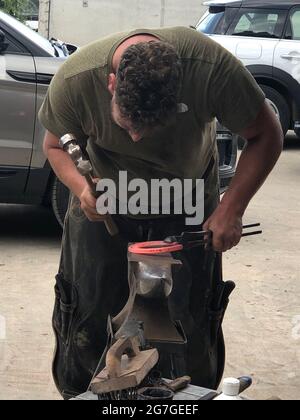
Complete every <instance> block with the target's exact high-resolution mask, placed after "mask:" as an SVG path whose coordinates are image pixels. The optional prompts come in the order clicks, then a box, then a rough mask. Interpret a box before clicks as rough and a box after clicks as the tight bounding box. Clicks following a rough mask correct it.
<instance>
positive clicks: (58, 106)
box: [39, 65, 88, 141]
mask: <svg viewBox="0 0 300 420" xmlns="http://www.w3.org/2000/svg"><path fill="white" fill-rule="evenodd" d="M39 121H40V123H41V124H42V125H43V126H44V127H45V128H46V129H47V130H48V131H50V132H51V133H52V134H54V135H55V136H56V137H58V138H60V137H62V136H64V135H65V134H68V133H72V134H74V135H75V136H76V137H77V138H78V140H81V141H82V140H83V141H85V140H86V139H87V138H88V136H87V135H86V134H85V133H84V131H83V128H82V125H81V122H80V118H79V116H78V115H77V113H76V106H75V104H73V103H72V100H71V98H70V94H69V89H68V81H67V80H66V79H65V77H64V65H63V66H62V67H61V68H60V69H59V70H58V72H57V73H56V75H55V76H54V78H53V79H52V82H51V84H50V86H49V89H48V92H47V94H46V97H45V99H44V102H43V104H42V107H41V109H40V111H39Z"/></svg>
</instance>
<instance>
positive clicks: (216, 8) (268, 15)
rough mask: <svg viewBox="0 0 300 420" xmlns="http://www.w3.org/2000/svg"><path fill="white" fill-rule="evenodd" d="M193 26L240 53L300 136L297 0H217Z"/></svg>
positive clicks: (285, 121) (283, 119)
mask: <svg viewBox="0 0 300 420" xmlns="http://www.w3.org/2000/svg"><path fill="white" fill-rule="evenodd" d="M205 4H206V5H208V6H209V9H208V11H207V12H206V13H205V15H204V16H203V17H202V18H201V19H200V21H199V23H198V24H197V26H196V29H197V30H198V31H201V32H204V33H206V34H207V35H209V36H211V37H212V38H213V39H214V40H215V41H217V42H218V43H220V44H221V45H223V46H224V47H225V48H227V49H228V50H229V51H230V52H231V53H233V54H234V55H235V56H236V57H237V58H239V59H240V60H241V61H242V62H243V63H244V64H245V66H246V67H247V68H248V70H249V71H250V72H251V73H252V75H253V76H254V78H255V79H256V81H257V82H258V84H259V85H260V86H261V88H262V90H263V91H264V92H265V94H266V96H267V98H268V100H269V101H270V103H271V105H272V106H273V108H274V110H275V112H276V113H277V114H278V116H279V118H280V121H281V124H282V128H283V131H284V133H286V132H287V131H288V130H289V129H293V130H295V132H296V134H297V135H298V136H299V137H300V0H298V1H297V0H293V1H288V0H282V1H279V0H272V1H270V0H244V1H240V0H239V1H233V0H231V1H230V0H227V1H226V0H225V1H224V0H223V1H222V0H221V1H217V0H215V1H210V2H208V3H205Z"/></svg>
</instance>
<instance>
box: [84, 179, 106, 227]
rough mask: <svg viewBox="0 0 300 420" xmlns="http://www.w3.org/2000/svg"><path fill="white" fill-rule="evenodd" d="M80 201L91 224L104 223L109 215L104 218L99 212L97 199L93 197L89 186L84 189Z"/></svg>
mask: <svg viewBox="0 0 300 420" xmlns="http://www.w3.org/2000/svg"><path fill="white" fill-rule="evenodd" d="M79 200H80V203H81V209H82V211H83V212H84V214H85V215H86V217H87V218H88V219H89V221H90V222H104V221H105V220H106V219H107V215H105V216H102V215H101V214H99V213H98V212H97V209H96V203H97V199H96V198H95V197H94V196H93V194H92V192H91V189H90V187H89V186H88V185H87V186H86V187H85V188H84V189H83V191H82V193H81V194H80V197H79Z"/></svg>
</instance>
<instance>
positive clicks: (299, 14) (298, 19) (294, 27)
mask: <svg viewBox="0 0 300 420" xmlns="http://www.w3.org/2000/svg"><path fill="white" fill-rule="evenodd" d="M290 27H291V37H290V39H293V40H296V41H300V10H296V11H294V12H293V13H292V15H291V16H290Z"/></svg>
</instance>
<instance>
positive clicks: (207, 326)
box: [53, 165, 226, 398]
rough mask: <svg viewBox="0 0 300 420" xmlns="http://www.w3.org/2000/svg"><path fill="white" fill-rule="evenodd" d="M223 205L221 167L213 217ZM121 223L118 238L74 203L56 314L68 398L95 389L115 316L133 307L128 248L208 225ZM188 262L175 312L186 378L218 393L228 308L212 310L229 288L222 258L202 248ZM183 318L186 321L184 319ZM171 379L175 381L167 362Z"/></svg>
mask: <svg viewBox="0 0 300 420" xmlns="http://www.w3.org/2000/svg"><path fill="white" fill-rule="evenodd" d="M218 202H219V194H218V171H217V165H215V166H214V168H213V170H212V171H211V173H210V176H209V177H208V179H207V180H206V187H205V213H206V215H205V216H206V217H208V216H209V215H210V214H211V213H212V211H213V210H214V209H215V207H216V206H217V204H218ZM114 219H115V221H116V223H117V225H118V227H119V230H120V235H119V237H118V238H114V237H111V236H110V235H109V234H108V232H107V231H106V228H105V225H104V224H103V223H92V222H89V221H88V220H87V218H86V217H85V215H84V214H83V212H82V210H81V208H80V203H79V200H78V199H77V198H76V197H71V199H70V205H69V209H68V212H67V216H66V221H65V228H64V234H63V241H62V255H61V263H60V269H59V274H58V275H57V277H56V285H55V294H56V300H55V308H54V314H53V328H54V332H55V336H56V350H55V356H54V361H53V376H54V380H55V383H56V386H57V388H58V390H59V391H60V392H61V394H62V395H63V397H64V398H70V397H72V396H74V395H78V394H80V393H83V392H85V391H86V390H87V387H88V385H89V382H90V380H91V378H92V376H93V374H94V371H95V369H96V367H97V364H98V362H99V360H100V357H101V355H102V353H103V351H104V349H105V347H106V342H107V319H108V315H112V316H115V315H116V314H118V313H119V312H120V311H121V309H122V308H123V307H124V305H125V304H126V301H127V299H128V272H127V270H128V264H127V248H128V243H132V242H141V241H147V240H162V239H164V238H166V237H168V236H170V235H174V234H176V235H177V234H180V233H181V232H182V231H184V230H190V231H195V230H200V229H201V228H202V226H197V227H196V226H192V227H191V226H189V227H188V226H185V218H184V217H182V216H173V217H164V218H158V219H152V220H137V219H130V218H127V217H120V216H116V217H115V218H114ZM176 258H177V255H176ZM181 259H182V261H183V267H182V269H181V270H180V271H179V272H178V275H179V276H180V281H182V282H184V286H185V287H184V288H183V289H182V290H184V293H182V294H181V296H177V297H176V298H175V301H174V302H171V305H170V307H173V308H174V317H176V321H178V320H179V321H181V324H182V326H183V329H184V331H185V333H186V336H187V353H186V366H187V371H186V374H188V375H190V376H191V377H192V382H193V384H195V385H199V386H203V387H207V388H212V389H215V388H216V387H217V386H218V384H219V382H220V380H221V377H222V374H223V369H224V358H225V357H224V354H225V351H224V340H223V333H222V329H221V323H222V320H223V316H224V312H225V309H226V305H223V307H222V308H217V309H218V310H217V311H216V310H214V308H213V307H212V301H213V300H214V293H216V290H219V289H220V287H222V285H223V284H224V283H223V281H222V269H221V256H220V255H219V254H217V253H215V252H214V251H209V252H205V251H204V249H201V248H194V249H191V250H187V251H184V252H182V254H181ZM176 299H177V301H176ZM180 314H182V316H181V318H182V319H178V317H180ZM163 374H164V376H167V377H169V374H168V366H167V365H166V366H165V368H164V367H163Z"/></svg>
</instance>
